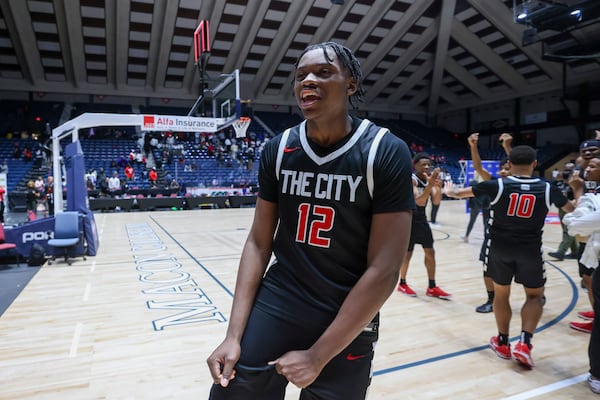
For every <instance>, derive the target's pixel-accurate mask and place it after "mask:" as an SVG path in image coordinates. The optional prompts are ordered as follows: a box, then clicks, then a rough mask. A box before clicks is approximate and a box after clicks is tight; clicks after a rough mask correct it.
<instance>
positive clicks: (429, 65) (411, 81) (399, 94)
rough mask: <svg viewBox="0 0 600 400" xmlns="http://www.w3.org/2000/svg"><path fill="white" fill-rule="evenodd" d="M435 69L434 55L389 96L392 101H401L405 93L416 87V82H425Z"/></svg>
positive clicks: (388, 99)
mask: <svg viewBox="0 0 600 400" xmlns="http://www.w3.org/2000/svg"><path fill="white" fill-rule="evenodd" d="M432 69H433V57H430V58H428V59H427V60H426V61H425V62H424V63H423V64H421V65H420V66H419V68H418V69H417V70H416V71H415V72H413V73H412V74H411V75H410V76H409V77H408V79H407V80H406V81H404V82H403V83H402V84H401V85H400V87H399V88H398V89H397V90H395V91H394V93H393V94H392V95H391V96H389V97H388V98H387V101H389V102H390V103H396V102H398V101H400V100H401V99H402V98H403V97H404V95H406V94H407V93H408V92H410V90H411V89H412V88H413V87H415V85H416V84H418V83H421V82H423V79H425V77H426V76H427V74H428V73H430V72H431V70H432Z"/></svg>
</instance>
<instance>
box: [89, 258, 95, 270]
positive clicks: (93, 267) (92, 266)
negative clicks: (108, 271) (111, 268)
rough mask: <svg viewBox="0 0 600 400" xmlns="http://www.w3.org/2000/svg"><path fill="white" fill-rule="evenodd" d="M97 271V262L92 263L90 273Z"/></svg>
mask: <svg viewBox="0 0 600 400" xmlns="http://www.w3.org/2000/svg"><path fill="white" fill-rule="evenodd" d="M95 270H96V260H95V259H94V261H92V265H91V266H90V272H94V271H95Z"/></svg>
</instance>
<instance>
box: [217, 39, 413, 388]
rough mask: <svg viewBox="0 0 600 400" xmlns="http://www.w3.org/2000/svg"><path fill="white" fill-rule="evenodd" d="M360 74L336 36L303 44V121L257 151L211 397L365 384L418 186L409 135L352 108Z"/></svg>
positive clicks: (299, 78) (297, 81)
mask: <svg viewBox="0 0 600 400" xmlns="http://www.w3.org/2000/svg"><path fill="white" fill-rule="evenodd" d="M361 80H362V73H361V71H360V66H359V63H358V60H357V59H356V58H355V57H354V55H353V54H352V53H351V52H350V50H348V49H347V48H345V47H343V46H341V45H339V44H337V43H333V42H327V43H321V44H318V45H313V46H311V47H308V48H307V49H306V50H305V51H304V52H303V53H302V54H301V55H300V58H299V60H298V63H297V64H296V70H295V78H294V81H293V86H294V93H295V96H296V101H297V103H298V106H299V107H300V109H301V111H302V113H303V115H304V117H305V121H303V122H302V123H300V124H299V125H297V126H294V127H293V128H291V129H288V130H286V131H285V132H283V134H281V135H279V136H277V137H276V138H274V139H273V140H271V141H270V142H269V143H268V144H267V146H266V147H265V149H264V151H263V153H262V156H261V161H260V169H259V183H260V190H259V198H258V201H257V204H256V210H255V216H254V222H253V224H252V228H251V230H250V233H249V236H248V239H247V241H246V244H245V246H244V250H243V253H242V258H241V261H240V266H239V271H238V278H237V284H236V289H235V296H234V300H233V306H232V312H231V320H230V322H229V326H228V329H227V334H226V337H225V340H224V341H223V343H222V344H221V345H220V346H219V347H217V349H216V350H215V351H214V352H213V353H212V354H211V355H210V356H209V358H208V360H207V362H208V365H209V369H210V371H211V375H212V378H213V380H214V383H215V384H214V385H213V387H212V390H211V399H213V400H216V399H240V400H241V399H282V398H283V397H284V394H285V387H286V385H287V383H288V382H291V383H293V384H294V385H296V386H298V387H300V388H302V393H301V398H302V399H339V400H342V399H343V400H353V399H357V400H358V399H364V398H365V396H366V392H367V389H368V386H369V384H370V378H371V361H372V359H373V354H374V353H373V347H374V344H375V342H376V340H377V337H378V326H379V318H378V311H379V309H380V307H381V306H382V305H383V303H384V302H385V300H386V299H387V298H388V297H389V296H390V294H391V293H392V292H393V290H394V287H395V284H396V282H397V279H398V273H399V268H400V262H401V261H402V260H403V259H404V256H405V254H406V249H407V247H408V239H409V234H410V225H411V213H412V209H413V208H414V198H413V195H412V190H411V189H412V182H411V162H410V153H409V150H408V147H407V146H406V143H404V142H403V141H401V140H400V139H399V138H397V137H396V136H394V135H393V134H391V133H390V132H389V131H388V130H387V129H382V128H380V127H377V126H375V125H374V124H373V123H371V122H370V121H368V120H361V119H358V118H353V117H351V116H350V115H349V106H350V104H351V103H352V101H353V100H355V99H357V100H359V99H360V97H361V95H362V87H361ZM271 251H272V252H273V253H274V255H275V260H274V261H273V263H272V264H271V265H270V266H269V268H268V269H267V264H268V262H269V259H270V257H271ZM265 271H266V273H265Z"/></svg>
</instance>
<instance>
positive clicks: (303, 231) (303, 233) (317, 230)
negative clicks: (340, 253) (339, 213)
mask: <svg viewBox="0 0 600 400" xmlns="http://www.w3.org/2000/svg"><path fill="white" fill-rule="evenodd" d="M334 216H335V210H334V209H333V208H331V207H326V206H317V205H311V204H309V203H302V204H300V205H299V206H298V228H297V229H296V241H297V242H300V243H308V244H309V245H311V246H316V247H325V248H327V247H329V243H330V242H331V239H330V238H328V237H323V235H322V234H323V233H324V232H328V231H330V230H331V228H333V219H334Z"/></svg>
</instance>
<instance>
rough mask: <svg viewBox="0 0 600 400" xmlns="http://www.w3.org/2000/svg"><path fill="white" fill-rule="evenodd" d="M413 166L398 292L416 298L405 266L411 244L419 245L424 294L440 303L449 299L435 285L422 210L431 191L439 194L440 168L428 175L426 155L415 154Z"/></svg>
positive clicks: (430, 242) (430, 237) (432, 253)
mask: <svg viewBox="0 0 600 400" xmlns="http://www.w3.org/2000/svg"><path fill="white" fill-rule="evenodd" d="M413 166H414V170H415V172H414V173H413V175H412V180H413V191H414V196H415V202H416V203H417V209H416V210H415V212H414V214H413V218H412V226H411V231H410V242H409V243H408V252H407V253H406V257H405V258H404V261H403V262H402V267H401V268H400V283H399V284H398V291H399V292H400V293H404V294H405V295H407V296H410V297H416V296H417V293H416V292H415V291H414V290H413V289H412V288H411V287H410V286H408V283H406V274H407V273H408V265H409V264H410V259H411V257H412V254H413V250H414V248H415V244H417V243H418V244H420V245H421V246H422V247H423V253H424V254H425V269H426V270H427V278H428V279H429V285H428V287H427V290H426V291H425V294H426V295H427V296H430V297H438V298H440V299H444V300H450V299H451V298H452V295H451V294H450V293H446V292H445V291H443V290H442V289H441V288H440V287H439V286H437V285H436V283H435V264H436V263H435V250H434V249H433V234H432V232H431V227H430V226H429V223H428V222H427V215H426V213H425V209H426V207H427V202H428V200H429V196H430V195H431V191H432V190H433V189H434V188H436V189H437V190H439V191H440V192H441V189H442V187H441V180H440V178H439V174H440V169H439V168H434V170H433V171H432V172H431V173H430V172H429V168H430V167H431V157H429V154H427V153H417V154H415V156H414V157H413Z"/></svg>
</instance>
